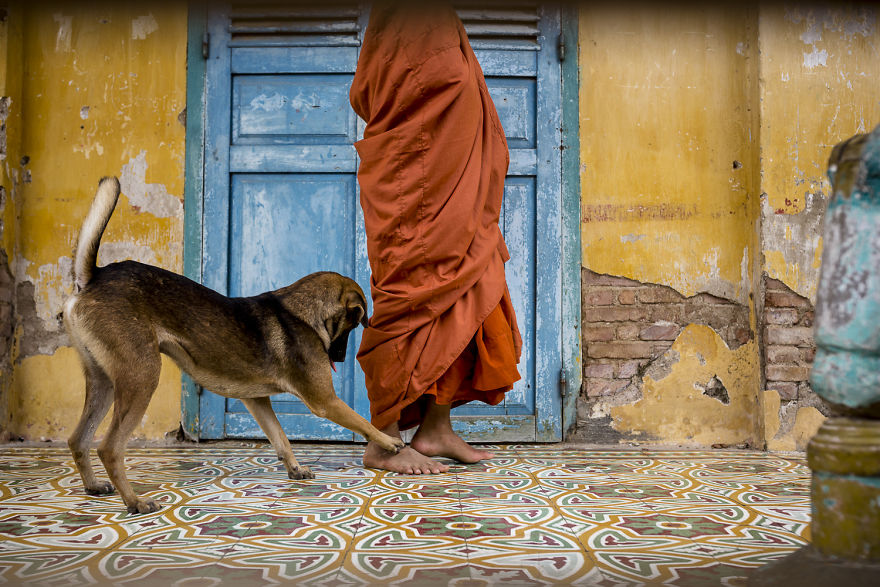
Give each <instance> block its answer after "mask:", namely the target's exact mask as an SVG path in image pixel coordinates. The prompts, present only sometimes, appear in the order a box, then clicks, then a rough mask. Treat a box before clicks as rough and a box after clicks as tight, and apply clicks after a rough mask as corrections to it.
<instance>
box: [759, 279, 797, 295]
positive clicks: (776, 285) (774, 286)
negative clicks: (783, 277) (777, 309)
mask: <svg viewBox="0 0 880 587" xmlns="http://www.w3.org/2000/svg"><path fill="white" fill-rule="evenodd" d="M764 289H766V290H767V291H781V292H786V293H787V292H790V291H791V289H789V287H788V286H787V285H785V284H784V283H782V282H781V281H779V280H778V279H773V278H772V277H767V278H765V281H764Z"/></svg>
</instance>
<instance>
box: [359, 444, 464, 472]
mask: <svg viewBox="0 0 880 587" xmlns="http://www.w3.org/2000/svg"><path fill="white" fill-rule="evenodd" d="M364 466H365V467H369V468H371V469H384V470H386V471H391V472H392V473H402V474H404V475H433V474H437V473H445V472H446V471H448V470H449V466H447V465H444V464H441V463H438V462H437V461H435V460H433V459H429V458H428V457H426V456H425V455H423V454H421V453H420V452H417V451H415V450H413V449H411V448H410V447H408V446H407V447H404V448H402V449H400V452H398V453H391V452H388V451H387V450H385V449H383V448H382V447H380V446H379V445H377V444H375V443H373V442H368V443H367V448H366V450H364Z"/></svg>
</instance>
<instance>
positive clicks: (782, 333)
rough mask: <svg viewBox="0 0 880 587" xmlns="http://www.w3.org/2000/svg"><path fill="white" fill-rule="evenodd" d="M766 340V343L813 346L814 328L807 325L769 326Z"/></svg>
mask: <svg viewBox="0 0 880 587" xmlns="http://www.w3.org/2000/svg"><path fill="white" fill-rule="evenodd" d="M764 342H765V343H766V344H788V345H795V346H812V345H813V329H812V328H807V327H805V326H768V327H767V331H766V336H765V337H764Z"/></svg>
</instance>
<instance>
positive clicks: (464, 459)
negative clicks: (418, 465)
mask: <svg viewBox="0 0 880 587" xmlns="http://www.w3.org/2000/svg"><path fill="white" fill-rule="evenodd" d="M423 432H424V434H423ZM410 445H411V446H412V447H413V448H414V449H415V450H417V451H418V452H420V453H421V454H423V455H427V456H429V457H447V458H450V459H455V460H456V461H459V462H460V463H478V462H480V461H482V460H485V459H491V458H492V457H494V456H495V455H494V454H493V453H491V452H489V451H487V450H479V449H476V448H474V447H472V446H471V445H469V444H468V443H467V442H465V441H464V439H462V438H461V437H460V436H459V435H458V434H456V433H455V432H453V431H452V429H451V428H450V429H449V430H444V431H442V432H438V431H436V430H434V431H426V430H424V429H423V428H419V431H418V432H416V435H415V437H414V438H413V439H412V442H410Z"/></svg>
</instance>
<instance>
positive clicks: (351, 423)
mask: <svg viewBox="0 0 880 587" xmlns="http://www.w3.org/2000/svg"><path fill="white" fill-rule="evenodd" d="M306 406H308V408H309V410H311V411H312V413H313V414H315V415H316V416H320V417H322V418H327V419H328V420H330V421H331V422H335V423H336V424H339V425H340V426H344V427H346V428H348V429H349V430H353V431H355V432H357V433H358V434H360V435H361V436H363V437H364V438H366V439H367V440H369V441H370V442H375V443H376V444H378V445H379V446H381V447H382V448H384V449H385V450H387V451H388V452H392V453H397V452H399V451H400V449H402V448H403V447H404V446H406V444H405V443H404V442H403V441H402V440H401V439H399V438H393V437H391V436H388V435H387V434H385V433H384V432H382V431H381V430H379V429H378V428H376V427H375V426H373V425H372V424H370V422H369V421H367V420H366V419H365V418H364V417H363V416H361V415H360V414H358V413H357V412H355V411H354V410H352V409H351V406H349V405H348V404H347V403H345V402H344V401H342V400H341V399H339V398H338V397H337V396H336V394H333V396H332V397H330V398H328V399H327V400H326V401H325V402H324V403H323V404H322V405H314V406H313V405H311V404H309V403H308V402H306Z"/></svg>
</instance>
